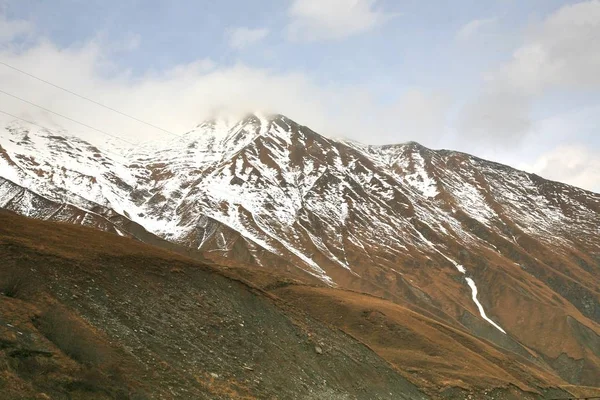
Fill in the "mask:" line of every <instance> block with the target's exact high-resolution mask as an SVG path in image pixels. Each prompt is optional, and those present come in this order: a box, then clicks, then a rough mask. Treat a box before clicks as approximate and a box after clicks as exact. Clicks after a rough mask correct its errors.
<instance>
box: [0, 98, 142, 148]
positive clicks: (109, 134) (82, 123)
mask: <svg viewBox="0 0 600 400" xmlns="http://www.w3.org/2000/svg"><path fill="white" fill-rule="evenodd" d="M0 93H3V94H4V95H6V96H10V97H12V98H15V99H17V100H20V101H22V102H24V103H27V104H30V105H32V106H34V107H37V108H39V109H41V110H44V111H46V112H49V113H52V114H54V115H58V116H59V117H62V118H65V119H67V120H69V121H71V122H75V123H76V124H79V125H81V126H84V127H86V128H88V129H92V130H94V131H96V132H100V133H102V134H104V135H106V136H110V137H112V138H115V139H117V140H121V141H123V142H125V143H128V144H130V145H132V146H137V145H138V144H137V143H133V142H130V141H129V140H126V139H123V138H122V137H119V136H117V135H113V134H112V133H108V132H106V131H104V130H102V129H98V128H94V127H93V126H90V125H88V124H86V123H84V122H80V121H77V120H76V119H73V118H71V117H67V116H66V115H63V114H60V113H58V112H56V111H52V110H50V109H48V108H46V107H42V106H40V105H38V104H35V103H32V102H31V101H29V100H25V99H23V98H21V97H19V96H16V95H14V94H12V93H8V92H5V91H4V90H2V89H0ZM5 114H7V113H5ZM16 118H18V117H16ZM26 122H29V123H32V122H30V121H26ZM34 125H36V124H34Z"/></svg>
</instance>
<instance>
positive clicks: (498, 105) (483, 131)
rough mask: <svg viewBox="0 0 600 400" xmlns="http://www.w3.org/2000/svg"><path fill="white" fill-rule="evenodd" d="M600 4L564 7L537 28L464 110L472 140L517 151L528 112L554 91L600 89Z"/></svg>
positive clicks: (598, 0) (466, 130)
mask: <svg viewBox="0 0 600 400" xmlns="http://www.w3.org/2000/svg"><path fill="white" fill-rule="evenodd" d="M598 38H600V0H590V1H586V2H581V3H578V4H574V5H569V6H565V7H562V8H560V9H558V10H557V11H555V12H554V13H552V14H551V15H549V16H548V17H547V18H546V19H545V20H544V21H543V22H542V23H540V24H538V25H537V26H534V27H533V28H532V29H531V32H530V34H529V35H528V36H527V37H526V38H525V40H524V43H523V44H522V45H521V46H520V47H519V48H518V49H516V50H515V52H514V53H513V55H512V58H511V59H510V60H509V61H507V62H506V63H505V64H504V65H502V66H500V67H499V68H497V69H496V70H494V71H492V72H490V73H489V74H487V77H486V82H485V84H484V88H483V90H482V93H481V94H480V96H479V97H478V98H477V99H476V100H475V102H473V103H471V104H468V105H466V106H465V108H464V109H463V110H462V113H461V117H460V118H459V120H460V126H459V127H460V130H461V132H463V133H464V134H465V135H466V136H467V137H479V138H485V140H491V141H495V142H496V143H499V144H502V145H505V146H508V147H512V146H514V145H517V144H519V142H520V139H521V138H522V137H523V136H524V135H525V134H527V133H528V132H529V127H530V126H531V125H532V122H531V116H530V114H529V110H530V108H531V107H532V105H533V104H534V102H535V101H536V100H539V99H540V98H542V96H544V95H545V94H546V93H547V92H548V91H550V90H567V91H575V90H583V91H590V90H598V89H599V88H600V74H599V73H598V71H600V40H598Z"/></svg>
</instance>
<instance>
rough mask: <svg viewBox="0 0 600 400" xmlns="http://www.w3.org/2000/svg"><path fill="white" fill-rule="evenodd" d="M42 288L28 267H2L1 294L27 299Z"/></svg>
mask: <svg viewBox="0 0 600 400" xmlns="http://www.w3.org/2000/svg"><path fill="white" fill-rule="evenodd" d="M40 287H41V284H40V282H39V280H38V279H37V277H36V276H35V273H34V272H33V271H31V269H29V268H26V267H19V266H17V265H14V264H12V265H6V264H4V265H0V294H2V295H4V296H7V297H12V298H18V299H22V300H23V299H27V298H28V297H30V296H31V295H33V294H35V292H36V291H37V290H38V289H39V288H40Z"/></svg>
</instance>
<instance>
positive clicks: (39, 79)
mask: <svg viewBox="0 0 600 400" xmlns="http://www.w3.org/2000/svg"><path fill="white" fill-rule="evenodd" d="M0 65H4V66H5V67H7V68H10V69H12V70H14V71H17V72H19V73H21V74H23V75H26V76H29V77H30V78H33V79H36V80H38V81H40V82H43V83H45V84H47V85H50V86H52V87H54V88H56V89H59V90H62V91H64V92H66V93H69V94H71V95H73V96H76V97H78V98H80V99H83V100H86V101H88V102H90V103H92V104H95V105H97V106H100V107H103V108H105V109H107V110H110V111H112V112H115V113H117V114H119V115H122V116H124V117H127V118H130V119H132V120H134V121H137V122H140V123H142V124H144V125H147V126H150V127H152V128H154V129H158V130H160V131H162V132H164V133H167V134H169V135H172V136H177V137H181V135H178V134H176V133H173V132H171V131H169V130H167V129H164V128H161V127H160V126H157V125H155V124H152V123H150V122H147V121H144V120H142V119H139V118H137V117H134V116H132V115H130V114H127V113H124V112H123V111H119V110H117V109H116V108H113V107H110V106H107V105H106V104H103V103H100V102H99V101H96V100H93V99H91V98H89V97H87V96H84V95H81V94H79V93H76V92H74V91H72V90H70V89H67V88H65V87H63V86H60V85H57V84H55V83H52V82H50V81H48V80H46V79H43V78H40V77H39V76H36V75H34V74H32V73H29V72H27V71H24V70H22V69H20V68H17V67H15V66H13V65H10V64H8V63H6V62H4V61H1V60H0Z"/></svg>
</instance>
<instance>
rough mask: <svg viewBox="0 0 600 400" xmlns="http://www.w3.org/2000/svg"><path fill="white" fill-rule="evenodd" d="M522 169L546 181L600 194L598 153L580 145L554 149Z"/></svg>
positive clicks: (599, 159)
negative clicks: (567, 184) (549, 180)
mask: <svg viewBox="0 0 600 400" xmlns="http://www.w3.org/2000/svg"><path fill="white" fill-rule="evenodd" d="M523 168H524V169H526V170H527V171H530V172H533V173H535V174H538V175H540V176H542V177H544V178H547V179H552V180H556V181H560V182H568V183H570V184H571V185H574V186H578V187H581V188H584V189H588V190H592V191H595V192H597V193H600V152H599V151H595V150H592V149H590V148H589V147H588V146H585V145H582V144H570V145H563V146H559V147H556V148H555V149H553V150H551V151H549V152H547V153H545V154H543V155H541V156H540V157H539V158H538V159H537V160H536V161H535V162H534V163H533V164H532V165H529V166H528V165H524V166H523Z"/></svg>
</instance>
